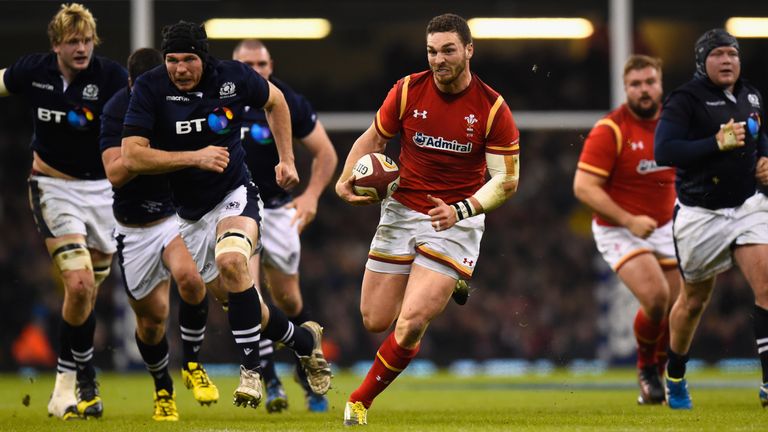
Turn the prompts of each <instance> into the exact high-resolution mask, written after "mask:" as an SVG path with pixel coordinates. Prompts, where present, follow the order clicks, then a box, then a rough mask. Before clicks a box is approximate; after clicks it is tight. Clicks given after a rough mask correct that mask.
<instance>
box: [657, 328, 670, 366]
mask: <svg viewBox="0 0 768 432" xmlns="http://www.w3.org/2000/svg"><path fill="white" fill-rule="evenodd" d="M660 325H661V336H660V337H659V341H658V342H656V366H658V368H659V375H661V376H664V372H665V371H666V370H667V348H669V317H665V318H664V319H663V320H661V324H660Z"/></svg>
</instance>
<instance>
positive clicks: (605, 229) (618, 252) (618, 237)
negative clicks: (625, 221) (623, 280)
mask: <svg viewBox="0 0 768 432" xmlns="http://www.w3.org/2000/svg"><path fill="white" fill-rule="evenodd" d="M592 234H593V235H594V237H595V244H596V245H597V250H598V251H599V252H600V254H602V256H603V259H604V260H605V262H607V263H608V265H610V266H611V268H612V269H613V271H615V272H617V271H619V269H620V268H621V266H622V265H624V264H625V263H626V262H627V261H629V260H630V259H632V258H634V257H636V256H638V255H640V254H643V253H652V254H653V255H654V256H655V257H656V260H658V261H659V264H660V265H661V266H662V267H664V268H670V267H674V266H675V265H676V264H677V257H676V256H675V241H674V239H673V237H672V221H669V222H667V223H666V224H664V225H662V226H660V227H658V228H656V229H655V230H654V231H653V232H652V233H651V235H650V236H648V238H645V239H642V238H640V237H636V236H634V235H633V234H632V233H631V232H630V231H629V230H628V229H627V228H624V227H615V226H604V225H598V224H597V222H595V221H594V220H593V221H592Z"/></svg>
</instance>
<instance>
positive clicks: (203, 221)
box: [178, 186, 264, 283]
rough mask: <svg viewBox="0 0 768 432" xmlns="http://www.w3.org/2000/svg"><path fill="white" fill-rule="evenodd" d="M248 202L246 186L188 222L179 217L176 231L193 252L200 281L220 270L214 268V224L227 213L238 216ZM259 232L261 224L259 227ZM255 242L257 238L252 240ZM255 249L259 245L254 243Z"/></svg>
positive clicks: (261, 210) (214, 276)
mask: <svg viewBox="0 0 768 432" xmlns="http://www.w3.org/2000/svg"><path fill="white" fill-rule="evenodd" d="M253 204H254V203H248V191H247V189H246V187H245V186H240V187H238V188H236V189H233V190H232V191H231V192H229V193H228V194H227V196H225V197H224V199H223V200H221V202H220V203H219V204H217V205H216V207H214V208H213V209H212V210H211V211H209V212H208V213H206V214H204V215H203V217H201V218H200V219H199V220H196V221H191V220H186V219H181V218H178V221H179V232H180V233H181V238H182V239H184V243H185V244H186V245H187V249H189V253H191V254H192V258H193V259H194V260H195V263H196V264H197V271H198V272H200V276H202V278H203V282H205V283H209V282H211V281H213V280H214V279H216V277H218V276H219V269H218V268H216V225H218V224H219V222H221V220H222V219H224V218H227V217H230V216H240V215H241V214H242V213H243V211H244V210H245V208H246V206H248V205H253ZM258 208H259V212H260V213H262V212H263V208H264V207H263V205H262V202H261V199H258ZM259 231H261V227H259ZM252 240H254V241H256V242H258V241H259V239H252ZM255 246H256V247H255V248H254V249H255V250H256V251H258V250H259V247H260V245H258V244H257V245H255Z"/></svg>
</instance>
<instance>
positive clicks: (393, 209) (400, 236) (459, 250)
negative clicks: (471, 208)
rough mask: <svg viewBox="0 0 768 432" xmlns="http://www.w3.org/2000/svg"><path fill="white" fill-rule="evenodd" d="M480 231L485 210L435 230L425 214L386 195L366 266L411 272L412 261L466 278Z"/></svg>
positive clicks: (382, 270)
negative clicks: (450, 225) (449, 226)
mask: <svg viewBox="0 0 768 432" xmlns="http://www.w3.org/2000/svg"><path fill="white" fill-rule="evenodd" d="M483 231H485V215H484V214H480V215H477V216H473V217H471V218H467V219H464V220H462V221H459V222H458V223H457V224H456V225H454V226H452V227H451V228H450V229H447V230H445V231H440V232H436V231H435V229H434V228H433V227H432V223H431V221H430V218H429V216H428V215H426V214H424V213H419V212H417V211H415V210H411V209H410V208H408V207H406V206H404V205H402V204H400V203H399V202H398V201H396V200H395V199H393V198H387V199H385V200H384V201H382V203H381V218H380V220H379V226H378V227H377V228H376V234H375V235H374V237H373V241H372V242H371V250H370V251H369V252H368V261H367V262H366V264H365V267H366V268H367V269H368V270H371V271H374V272H378V273H391V274H410V273H411V265H412V264H414V263H415V264H419V265H420V266H422V267H426V268H428V269H430V270H432V271H435V272H438V273H442V274H444V275H447V276H449V277H452V278H456V279H458V278H461V279H467V280H468V279H471V278H472V272H473V271H474V269H475V266H477V258H478V256H479V254H480V241H481V240H482V238H483Z"/></svg>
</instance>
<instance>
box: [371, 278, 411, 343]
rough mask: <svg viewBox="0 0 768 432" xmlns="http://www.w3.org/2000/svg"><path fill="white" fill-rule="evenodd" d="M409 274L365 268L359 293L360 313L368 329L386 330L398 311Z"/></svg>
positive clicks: (373, 330) (375, 330) (374, 330)
mask: <svg viewBox="0 0 768 432" xmlns="http://www.w3.org/2000/svg"><path fill="white" fill-rule="evenodd" d="M408 278H409V275H407V274H391V273H378V272H375V271H372V270H368V269H365V273H364V274H363V286H362V289H361V293H360V313H361V315H362V317H363V324H364V325H365V328H366V329H367V330H368V331H372V332H376V333H378V332H383V331H385V330H387V329H388V328H389V327H390V326H391V325H392V323H393V322H394V321H395V318H397V315H398V314H399V313H400V305H401V304H402V301H403V295H404V294H405V286H406V284H407V283H408Z"/></svg>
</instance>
